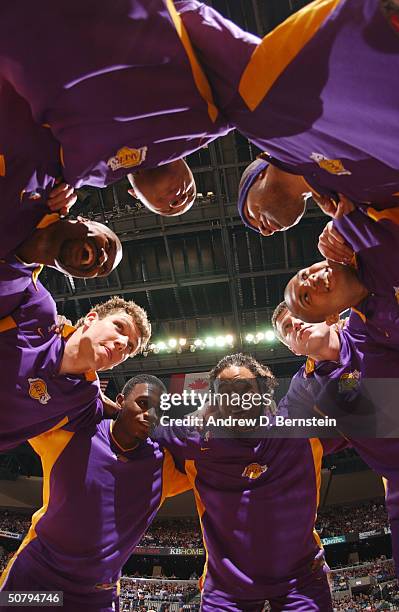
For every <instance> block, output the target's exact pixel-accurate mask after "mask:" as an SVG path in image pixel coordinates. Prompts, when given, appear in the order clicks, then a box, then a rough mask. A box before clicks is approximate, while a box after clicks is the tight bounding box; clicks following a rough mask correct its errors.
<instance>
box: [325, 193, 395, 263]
mask: <svg viewBox="0 0 399 612" xmlns="http://www.w3.org/2000/svg"><path fill="white" fill-rule="evenodd" d="M340 197H341V198H344V196H340ZM344 199H345V200H346V202H350V201H349V200H348V199H347V198H344ZM395 210H396V209H388V211H379V212H378V213H377V211H374V209H372V208H368V209H367V210H366V209H365V210H363V209H360V208H355V207H354V206H353V204H352V208H351V210H350V211H349V212H348V213H347V214H345V215H343V216H342V217H341V218H340V219H334V221H333V227H334V229H335V230H338V232H339V233H340V235H341V236H342V237H343V238H344V239H345V240H346V242H347V243H348V244H350V246H351V247H352V248H353V250H354V251H355V253H359V252H361V251H366V250H369V249H372V248H375V247H378V246H381V245H386V242H387V240H388V239H389V232H387V229H386V228H384V227H383V225H382V224H380V223H377V222H376V221H378V220H379V219H381V220H382V219H385V218H388V215H389V214H390V215H391V216H392V214H393V215H394V214H395V213H394V212H393V213H392V212H391V213H389V211H395ZM373 212H374V213H376V214H375V215H373ZM384 213H385V215H384ZM398 221H399V218H398Z"/></svg>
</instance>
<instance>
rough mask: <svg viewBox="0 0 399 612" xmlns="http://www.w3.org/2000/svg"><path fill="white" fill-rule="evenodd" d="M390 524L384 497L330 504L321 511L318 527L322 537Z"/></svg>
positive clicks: (362, 530)
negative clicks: (347, 504) (366, 500)
mask: <svg viewBox="0 0 399 612" xmlns="http://www.w3.org/2000/svg"><path fill="white" fill-rule="evenodd" d="M387 526H388V516H387V513H386V510H385V503H384V499H383V498H378V499H374V500H371V501H368V502H362V503H360V504H356V505H350V506H330V507H329V508H326V509H323V510H321V511H320V512H319V515H318V517H317V523H316V529H317V531H318V532H319V534H320V535H321V537H322V538H327V537H332V536H338V535H344V534H346V533H362V532H365V531H372V530H374V529H383V528H384V527H387Z"/></svg>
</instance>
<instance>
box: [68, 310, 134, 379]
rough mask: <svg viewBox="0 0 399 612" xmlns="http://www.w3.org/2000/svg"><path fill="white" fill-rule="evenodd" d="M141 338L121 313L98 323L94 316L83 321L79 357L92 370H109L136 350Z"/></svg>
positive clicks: (118, 312) (90, 315) (89, 316)
mask: <svg viewBox="0 0 399 612" xmlns="http://www.w3.org/2000/svg"><path fill="white" fill-rule="evenodd" d="M140 343H141V334H140V331H139V329H138V327H137V325H136V323H135V322H134V321H133V319H132V317H131V316H130V315H128V314H127V313H126V312H124V311H123V310H121V311H117V312H114V313H112V314H110V315H107V316H106V317H104V318H103V319H99V318H98V315H97V313H96V312H89V314H88V315H87V316H86V318H85V322H84V330H83V333H82V340H81V343H80V345H81V348H80V352H81V354H80V355H79V357H81V358H82V359H84V360H85V362H87V364H88V366H89V367H90V369H92V370H96V371H99V372H101V371H102V370H109V369H111V368H113V367H115V366H117V365H119V364H120V363H122V362H123V361H125V360H126V359H127V358H128V357H129V356H133V355H135V354H136V353H137V351H138V350H139V348H140Z"/></svg>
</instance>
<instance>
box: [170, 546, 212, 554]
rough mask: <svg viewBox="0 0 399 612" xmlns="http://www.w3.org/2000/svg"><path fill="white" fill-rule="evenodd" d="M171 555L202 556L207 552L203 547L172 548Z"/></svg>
mask: <svg viewBox="0 0 399 612" xmlns="http://www.w3.org/2000/svg"><path fill="white" fill-rule="evenodd" d="M169 550H170V552H169V554H170V555H187V556H189V555H193V556H201V555H204V554H205V551H204V549H203V548H170V549H169Z"/></svg>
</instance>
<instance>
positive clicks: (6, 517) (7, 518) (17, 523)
mask: <svg viewBox="0 0 399 612" xmlns="http://www.w3.org/2000/svg"><path fill="white" fill-rule="evenodd" d="M30 523H31V517H30V516H29V515H26V514H20V513H18V512H13V511H12V510H0V530H3V531H11V532H12V533H19V534H21V535H25V533H26V532H27V531H28V529H29V525H30Z"/></svg>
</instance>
